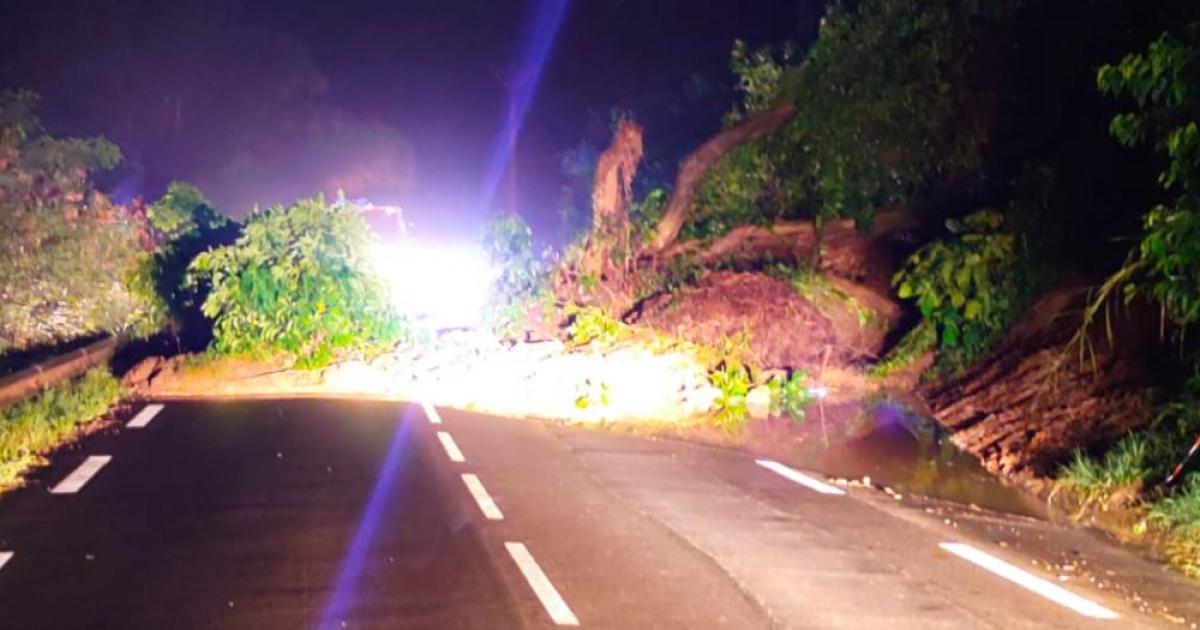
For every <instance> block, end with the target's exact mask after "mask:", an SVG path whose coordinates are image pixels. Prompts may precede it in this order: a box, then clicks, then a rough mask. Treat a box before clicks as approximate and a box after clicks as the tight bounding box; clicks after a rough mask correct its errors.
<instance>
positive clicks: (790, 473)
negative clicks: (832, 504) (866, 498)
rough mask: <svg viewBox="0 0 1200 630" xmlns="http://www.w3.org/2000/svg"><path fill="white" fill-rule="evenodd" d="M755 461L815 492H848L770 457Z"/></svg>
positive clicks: (836, 493) (839, 493)
mask: <svg viewBox="0 0 1200 630" xmlns="http://www.w3.org/2000/svg"><path fill="white" fill-rule="evenodd" d="M754 463H756V464H758V465H759V466H762V467H763V468H766V469H767V470H769V471H771V472H773V473H776V474H778V475H779V476H781V477H783V478H785V479H790V480H791V481H795V482H796V483H798V484H800V485H802V486H804V487H805V488H808V489H809V490H813V491H815V492H820V493H821V494H831V495H843V494H846V491H845V490H842V489H841V488H839V487H837V486H831V485H829V484H827V483H825V482H823V481H817V480H816V479H813V478H812V477H809V476H808V475H806V474H804V473H802V472H800V471H799V470H796V469H794V468H788V467H787V466H784V465H783V464H780V463H779V462H773V461H771V460H769V459H756V460H754Z"/></svg>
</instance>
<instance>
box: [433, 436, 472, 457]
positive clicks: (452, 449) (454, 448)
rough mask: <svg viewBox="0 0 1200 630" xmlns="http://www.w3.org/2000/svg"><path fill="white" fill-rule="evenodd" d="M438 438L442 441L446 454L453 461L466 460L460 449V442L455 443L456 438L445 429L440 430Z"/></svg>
mask: <svg viewBox="0 0 1200 630" xmlns="http://www.w3.org/2000/svg"><path fill="white" fill-rule="evenodd" d="M437 435H438V440H439V441H440V442H441V443H442V448H444V449H446V455H447V456H449V457H450V461H452V462H465V461H467V459H466V458H465V457H463V454H462V451H460V450H458V444H455V443H454V438H452V437H450V434H449V433H446V432H445V431H438V434H437Z"/></svg>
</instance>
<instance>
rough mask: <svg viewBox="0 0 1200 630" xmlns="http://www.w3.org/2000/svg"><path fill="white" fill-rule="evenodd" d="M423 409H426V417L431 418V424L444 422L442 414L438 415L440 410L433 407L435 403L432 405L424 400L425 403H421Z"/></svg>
mask: <svg viewBox="0 0 1200 630" xmlns="http://www.w3.org/2000/svg"><path fill="white" fill-rule="evenodd" d="M421 409H424V410H425V417H426V418H429V424H441V423H442V417H441V416H440V415H438V410H437V409H435V408H434V407H433V405H431V404H429V403H427V402H423V403H421Z"/></svg>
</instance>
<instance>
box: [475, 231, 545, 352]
mask: <svg viewBox="0 0 1200 630" xmlns="http://www.w3.org/2000/svg"><path fill="white" fill-rule="evenodd" d="M483 248H484V252H485V254H486V255H487V258H488V262H489V263H490V264H491V265H492V267H493V268H494V269H496V270H497V271H498V272H499V273H498V274H497V275H496V279H495V282H494V283H493V284H492V290H491V295H490V296H489V300H488V304H489V306H488V312H487V313H486V314H485V320H486V322H487V324H488V326H489V327H491V328H492V329H493V331H495V332H496V334H498V335H501V336H505V337H511V336H516V335H518V334H519V333H520V332H521V327H522V325H523V324H524V322H525V317H526V315H527V313H528V310H529V309H530V307H531V306H532V305H533V304H535V303H538V302H541V301H543V300H544V299H545V298H546V297H547V292H546V291H545V289H544V283H545V280H546V273H547V266H546V264H545V263H544V261H543V260H542V259H539V258H538V257H536V256H534V254H533V230H532V229H530V227H529V224H527V223H525V221H524V220H522V219H521V217H519V216H517V215H515V214H503V215H500V216H497V217H495V218H494V219H492V220H491V221H490V222H489V223H488V224H487V226H486V227H485V228H484V234H483Z"/></svg>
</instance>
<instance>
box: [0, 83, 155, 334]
mask: <svg viewBox="0 0 1200 630" xmlns="http://www.w3.org/2000/svg"><path fill="white" fill-rule="evenodd" d="M36 100H37V99H36V98H35V97H34V96H33V95H32V94H30V93H28V92H18V93H11V92H10V93H0V261H2V262H0V264H2V265H3V268H2V271H0V352H4V351H5V350H9V349H13V350H17V349H24V348H27V347H30V346H34V345H48V344H55V343H59V342H63V341H67V340H70V339H73V338H77V337H83V336H86V335H89V334H92V333H98V332H128V331H133V332H148V329H149V328H150V327H152V324H153V321H152V318H151V317H150V315H151V310H152V309H151V307H150V304H149V303H148V302H147V300H145V299H144V298H143V297H142V296H139V295H135V294H134V292H133V291H131V289H130V287H129V285H128V284H127V283H126V282H124V279H125V278H126V277H127V276H129V275H130V274H132V273H133V272H134V271H135V269H136V266H137V264H138V256H139V254H140V252H141V251H142V247H141V245H142V243H141V237H143V236H144V230H143V224H142V222H141V221H140V220H139V218H138V217H137V216H136V215H134V213H132V212H131V211H129V210H127V209H126V208H122V207H119V206H114V205H113V204H111V203H109V201H108V200H107V199H105V198H104V196H103V195H101V194H99V193H97V192H95V191H94V190H93V189H92V186H91V183H90V181H89V180H88V173H89V172H91V171H94V170H106V169H109V168H112V167H113V166H115V165H116V164H117V163H118V162H119V161H120V159H121V153H120V151H119V150H118V149H117V147H116V146H115V145H113V144H112V143H110V142H108V141H107V140H104V139H103V138H92V139H86V140H85V139H79V138H65V139H60V138H54V137H51V136H49V135H47V134H45V132H44V131H43V130H42V129H41V127H40V125H39V123H38V121H37V118H36V116H34V113H33V112H34V108H35V105H36Z"/></svg>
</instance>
